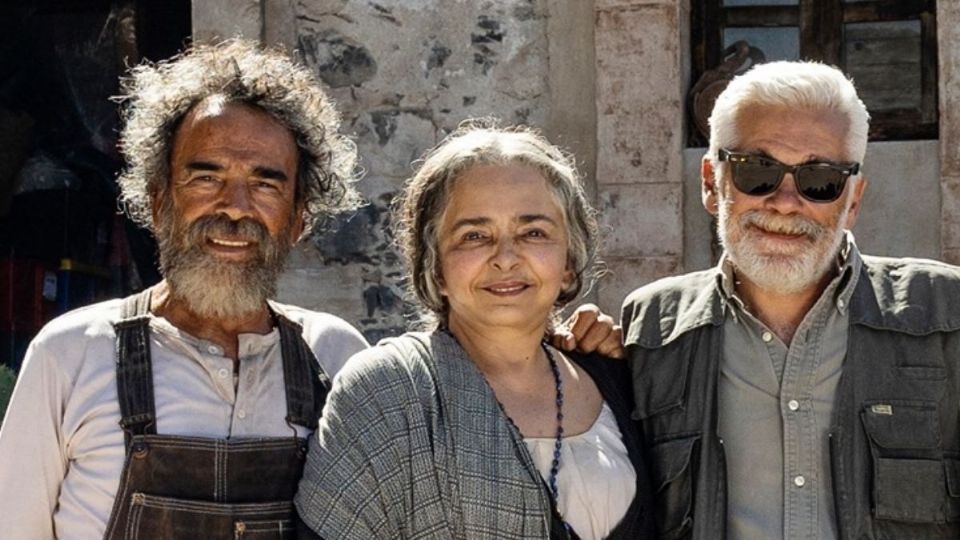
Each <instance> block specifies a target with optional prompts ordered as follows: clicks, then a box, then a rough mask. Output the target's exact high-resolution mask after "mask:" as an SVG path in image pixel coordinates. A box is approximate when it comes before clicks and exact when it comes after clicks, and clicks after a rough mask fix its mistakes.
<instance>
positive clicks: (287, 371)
mask: <svg viewBox="0 0 960 540" xmlns="http://www.w3.org/2000/svg"><path fill="white" fill-rule="evenodd" d="M123 89H124V95H123V96H122V97H121V98H120V101H121V102H122V104H123V106H124V108H123V114H124V120H125V125H124V128H123V131H122V134H121V141H122V148H121V150H122V152H123V155H124V157H125V158H126V168H125V170H124V172H123V173H122V174H121V176H120V178H119V179H118V182H119V184H120V189H121V205H122V206H123V208H124V209H125V210H126V211H127V212H128V214H129V215H130V216H131V217H132V218H133V219H134V220H136V221H137V222H139V223H140V224H142V225H144V226H146V227H148V228H150V230H151V231H152V232H153V233H154V234H155V235H156V237H157V240H158V245H159V252H160V266H161V271H162V274H163V276H164V280H163V281H162V282H161V283H159V284H158V285H156V286H154V287H152V288H151V289H148V290H146V291H144V292H143V293H141V294H138V295H136V296H133V297H130V298H127V299H123V300H113V301H108V302H104V303H101V304H96V305H93V306H88V307H86V308H83V309H80V310H77V311H74V312H71V313H68V314H66V315H64V316H62V317H59V318H57V319H55V320H54V321H52V322H51V323H50V324H48V325H47V326H46V327H45V328H44V329H43V330H42V331H41V332H40V334H39V335H38V336H37V338H36V339H35V340H34V341H33V343H32V344H31V346H30V349H29V351H28V352H27V355H26V358H25V361H24V364H23V368H22V371H21V375H20V380H19V382H18V386H17V388H16V390H15V391H14V395H13V398H12V402H11V404H10V407H9V411H8V414H7V416H6V419H5V421H4V423H3V428H2V431H0V530H3V531H4V533H3V534H4V536H5V537H7V536H8V537H10V538H54V537H59V538H66V537H70V538H74V537H75V538H95V537H106V538H119V537H124V538H141V537H150V538H174V537H175V538H200V537H203V538H227V537H231V538H232V537H239V536H243V535H244V534H245V533H255V534H258V535H271V536H275V537H281V536H282V537H285V535H286V534H287V533H289V530H290V527H291V524H292V522H293V515H292V510H293V506H292V504H291V500H292V498H293V494H294V492H295V490H296V486H297V480H298V479H299V477H300V474H301V470H302V467H303V459H304V456H305V451H306V444H305V439H306V437H307V436H308V435H309V434H310V432H311V431H312V430H313V429H314V427H315V426H316V424H317V419H318V417H319V415H320V411H321V408H322V406H323V404H324V401H325V399H326V393H327V390H328V387H329V380H330V377H331V376H332V375H333V374H334V373H335V372H336V371H337V370H339V368H340V367H341V366H342V365H343V363H344V362H345V361H346V359H347V358H349V357H350V356H351V355H352V354H353V353H355V352H357V351H359V350H361V349H363V348H365V347H366V342H365V341H364V339H363V337H362V336H361V335H360V334H359V333H358V332H357V331H356V330H354V329H353V328H352V327H350V325H349V324H347V323H346V322H344V321H343V320H341V319H338V318H336V317H334V316H331V315H328V314H323V313H315V312H310V311H306V310H303V309H298V308H295V307H292V306H287V305H283V304H279V303H276V302H273V301H270V300H269V298H271V296H272V295H273V294H274V293H275V287H276V280H277V277H278V274H279V273H280V272H281V270H282V269H283V265H284V262H285V259H286V256H287V253H288V252H289V250H290V248H291V246H292V245H293V244H294V243H295V242H296V241H297V240H298V239H299V238H302V237H303V236H305V235H307V234H308V233H309V232H310V231H311V230H312V228H313V227H314V225H315V224H316V223H317V222H318V220H319V219H322V218H323V217H324V216H327V215H329V214H331V213H334V212H337V211H342V210H347V209H351V208H353V207H355V206H356V203H357V201H358V200H359V197H358V195H357V194H356V191H355V190H354V189H353V187H352V183H353V181H354V180H355V165H356V148H355V146H354V145H353V143H352V142H351V141H350V140H348V139H346V138H345V137H343V136H341V135H339V134H338V133H337V130H338V128H339V123H340V119H339V115H338V114H337V112H336V110H335V109H334V107H333V104H332V102H331V101H330V99H329V97H328V96H327V95H326V94H325V92H324V91H323V89H322V88H321V86H320V84H319V83H318V81H317V80H316V78H315V77H314V76H313V74H311V73H310V72H309V71H308V70H307V69H306V68H304V67H303V66H301V65H299V64H297V63H295V62H294V61H292V60H291V59H290V58H289V57H288V56H287V55H286V54H284V53H282V52H279V51H272V50H265V49H263V48H261V47H259V46H257V45H256V44H253V43H249V42H246V41H242V40H231V41H227V42H224V43H221V44H218V45H210V46H196V47H193V48H191V49H190V50H189V51H187V52H186V53H184V54H183V55H181V56H179V57H177V58H174V59H172V60H170V61H166V62H162V63H159V64H155V65H143V66H139V67H136V68H134V69H133V71H132V73H131V76H130V78H129V79H127V80H126V81H125V82H124V85H123Z"/></svg>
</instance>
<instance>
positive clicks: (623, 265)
mask: <svg viewBox="0 0 960 540" xmlns="http://www.w3.org/2000/svg"><path fill="white" fill-rule="evenodd" d="M594 5H595V9H596V16H595V27H594V32H595V43H596V56H597V82H596V85H597V98H596V110H597V192H598V208H599V210H600V212H601V213H602V217H603V223H604V225H605V226H606V227H607V230H608V239H607V243H606V247H605V250H604V251H605V253H604V255H605V257H604V258H605V259H606V261H607V267H608V269H609V274H608V276H607V277H606V279H605V280H604V282H603V283H602V284H601V286H600V288H599V293H598V298H597V300H598V303H599V304H600V306H601V307H602V308H603V309H604V310H606V311H608V312H612V313H618V312H619V307H620V302H621V301H622V299H623V297H624V295H625V294H626V293H627V292H629V291H630V290H631V289H633V288H635V287H637V286H638V285H640V284H643V283H647V282H649V281H652V280H654V279H656V278H659V277H662V276H665V275H669V274H673V273H676V272H679V271H681V270H682V264H683V254H684V245H683V183H682V167H683V159H682V150H683V141H684V136H683V109H684V107H683V98H682V96H683V95H684V92H685V88H686V77H687V72H688V71H689V70H688V69H686V62H687V61H686V57H687V56H688V55H687V54H686V52H685V51H686V47H687V43H688V41H689V40H688V37H687V30H686V28H687V26H688V24H689V22H688V21H689V14H688V9H687V6H688V4H687V2H686V1H685V0H597V1H596V2H595V4H594Z"/></svg>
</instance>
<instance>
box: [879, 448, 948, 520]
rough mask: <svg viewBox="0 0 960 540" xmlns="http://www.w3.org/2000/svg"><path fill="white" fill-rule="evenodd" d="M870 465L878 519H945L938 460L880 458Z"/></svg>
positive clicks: (942, 487) (940, 465)
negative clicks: (872, 465)
mask: <svg viewBox="0 0 960 540" xmlns="http://www.w3.org/2000/svg"><path fill="white" fill-rule="evenodd" d="M874 467H875V469H874V505H875V511H876V515H877V517H878V518H880V519H893V520H897V521H908V522H915V523H930V522H933V523H942V522H944V521H946V515H945V514H944V502H945V501H946V499H945V498H944V492H945V491H946V490H945V489H944V478H943V477H944V470H943V465H942V464H941V463H940V461H936V460H927V459H883V458H880V459H877V460H876V461H875V463H874Z"/></svg>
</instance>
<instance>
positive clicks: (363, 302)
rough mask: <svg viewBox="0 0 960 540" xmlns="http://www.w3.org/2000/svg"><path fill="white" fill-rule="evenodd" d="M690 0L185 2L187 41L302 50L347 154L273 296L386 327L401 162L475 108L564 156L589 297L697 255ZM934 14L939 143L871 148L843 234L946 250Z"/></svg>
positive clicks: (949, 253) (956, 222) (376, 332)
mask: <svg viewBox="0 0 960 540" xmlns="http://www.w3.org/2000/svg"><path fill="white" fill-rule="evenodd" d="M690 1H691V0H592V1H591V0H583V1H580V0H577V1H570V0H482V1H476V2H472V1H467V0H379V1H376V2H369V1H359V0H240V1H239V2H235V1H233V0H204V1H203V2H199V1H197V2H195V3H194V4H195V5H194V26H195V28H194V30H195V35H196V36H197V37H199V38H209V37H211V36H214V35H221V36H224V35H232V34H235V33H237V32H240V33H242V34H244V35H246V36H248V37H256V38H259V39H262V40H264V41H266V42H269V43H281V44H284V45H286V46H287V47H288V48H290V49H299V50H301V51H302V52H303V54H304V58H305V60H306V61H307V62H308V64H309V65H311V66H312V67H313V68H314V69H316V70H317V72H318V74H319V75H320V76H321V77H322V78H323V80H324V81H325V82H326V83H327V84H328V85H329V86H330V87H331V91H332V93H333V95H334V97H335V98H336V99H337V101H338V102H339V103H340V106H341V109H342V110H343V112H344V117H345V131H346V132H347V133H350V134H352V135H354V136H355V137H356V140H357V142H358V144H359V147H360V151H361V154H362V156H363V165H364V167H365V169H366V171H367V174H366V178H365V180H364V181H363V183H362V191H363V192H364V194H365V195H366V196H367V197H368V199H369V200H370V201H371V205H370V206H368V207H366V208H364V209H363V210H361V211H360V212H358V213H357V214H356V215H354V216H351V217H349V218H344V219H342V220H340V222H338V223H336V224H334V225H333V226H332V227H331V229H330V230H329V231H328V232H327V233H326V234H322V235H318V236H316V237H315V238H314V239H313V241H312V242H311V243H308V244H306V245H304V246H301V247H300V248H299V249H298V250H297V252H296V253H295V254H294V256H293V259H292V261H291V264H290V267H289V270H288V272H287V273H286V274H285V275H284V277H283V279H282V281H281V287H280V298H281V299H283V300H287V301H291V302H295V303H298V304H301V305H304V306H306V307H310V308H314V309H319V310H324V311H330V312H334V313H337V314H339V315H341V316H343V317H345V318H346V319H347V320H349V321H350V322H352V323H354V324H356V325H357V326H358V327H359V328H360V329H361V330H362V331H364V332H365V333H366V334H367V336H368V337H369V338H371V339H377V338H378V337H380V336H382V335H386V334H392V333H396V332H399V331H400V330H401V329H403V328H404V327H405V326H406V324H407V321H406V320H405V319H404V316H403V307H402V306H403V303H402V301H401V299H402V298H401V297H402V294H403V293H402V286H401V285H402V282H403V279H404V276H403V271H402V266H401V264H400V262H399V259H398V257H397V255H396V253H395V251H394V250H393V249H392V248H391V246H390V239H389V236H388V234H387V233H386V229H387V227H388V226H389V214H388V212H387V206H388V203H389V201H390V200H391V198H392V197H393V196H394V194H395V193H396V192H397V191H398V190H399V189H400V187H401V185H402V181H403V179H404V178H406V177H407V176H408V175H409V173H410V172H411V168H410V165H409V164H410V162H411V161H412V160H413V159H415V158H416V157H418V156H419V155H420V154H421V153H422V152H423V151H424V150H425V149H427V148H429V147H431V146H432V145H434V144H435V143H436V142H437V141H438V140H439V139H440V138H441V137H442V136H443V135H444V134H445V133H446V132H447V131H449V130H450V129H452V128H453V127H455V126H456V125H457V123H458V122H459V121H460V120H462V119H464V118H467V117H470V116H476V115H488V114H489V115H495V116H498V117H500V118H502V119H504V121H506V122H511V123H512V122H527V123H530V124H533V125H539V126H542V127H543V128H544V130H545V132H546V134H547V135H548V137H550V138H551V140H553V141H555V142H558V143H560V144H562V145H564V146H566V147H567V148H568V149H570V150H572V151H573V152H574V153H575V154H576V156H577V158H578V162H579V163H580V165H581V169H582V170H583V172H585V173H586V176H587V180H588V181H587V185H588V188H589V189H590V190H591V192H592V193H594V194H595V196H596V203H597V206H598V209H599V210H600V211H601V213H602V222H603V225H604V226H605V228H606V234H607V239H606V243H605V247H604V248H603V256H604V259H605V260H606V262H607V269H608V274H607V276H606V278H605V279H604V280H603V282H602V283H601V284H600V286H599V288H598V290H597V291H596V292H595V293H594V294H593V296H592V299H593V300H595V301H597V302H598V303H599V304H600V305H601V307H602V308H604V309H605V310H606V311H608V312H611V313H616V312H617V311H618V310H619V305H620V302H621V300H622V298H623V296H624V295H625V294H626V293H627V292H629V291H630V290H632V289H633V288H635V287H637V286H639V285H642V284H644V283H648V282H650V281H652V280H654V279H657V278H659V277H662V276H665V275H669V274H674V273H678V272H682V271H689V270H696V269H700V268H705V267H707V266H709V264H710V262H711V251H710V243H709V242H710V234H709V226H710V221H709V217H708V215H707V214H706V212H705V211H704V210H703V209H702V207H701V205H700V193H699V186H698V180H697V177H698V174H699V173H698V170H699V159H700V156H701V155H702V150H699V149H685V148H684V140H685V137H684V122H683V118H684V116H683V115H684V96H685V93H686V89H687V88H688V86H689V80H688V76H689V75H688V74H689V71H690V70H689V59H690V54H689V5H690ZM937 17H938V32H939V41H940V50H939V54H940V58H939V61H940V74H939V83H940V100H941V104H940V114H941V116H940V122H941V134H940V140H939V143H938V142H937V141H919V142H900V143H877V144H871V145H870V147H869V149H868V154H867V158H866V171H867V174H868V177H869V181H870V186H869V188H868V190H867V194H866V200H865V201H864V212H863V214H862V215H861V219H860V223H859V224H858V226H857V228H856V230H855V233H856V234H857V238H858V242H859V244H860V246H861V248H862V249H863V250H864V251H865V252H868V253H875V254H886V255H912V256H921V257H933V258H941V259H944V260H947V261H951V262H954V263H960V150H958V148H960V113H958V112H957V110H958V108H957V107H956V106H955V102H956V99H957V96H960V48H957V47H956V46H952V45H951V44H956V43H958V42H960V30H958V28H960V4H957V3H955V2H941V3H940V4H939V5H938V12H937ZM938 145H939V151H938V150H937V146H938ZM938 154H939V157H940V159H939V160H938V159H937V156H938Z"/></svg>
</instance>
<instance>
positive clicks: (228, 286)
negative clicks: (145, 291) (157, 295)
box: [157, 210, 291, 319]
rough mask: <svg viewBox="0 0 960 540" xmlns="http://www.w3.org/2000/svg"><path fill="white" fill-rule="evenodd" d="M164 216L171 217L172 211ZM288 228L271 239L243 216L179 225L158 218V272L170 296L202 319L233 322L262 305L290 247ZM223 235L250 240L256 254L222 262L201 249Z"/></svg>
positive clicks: (172, 219)
mask: <svg viewBox="0 0 960 540" xmlns="http://www.w3.org/2000/svg"><path fill="white" fill-rule="evenodd" d="M164 214H172V210H168V211H165V212H164ZM289 231H290V229H289V226H288V227H284V229H283V230H282V231H281V232H280V234H279V235H278V238H272V237H271V236H270V234H269V232H268V231H267V229H266V227H264V226H263V225H262V224H261V223H259V222H257V221H254V220H252V219H249V218H244V219H241V220H239V221H233V220H231V219H230V218H228V217H226V216H224V215H222V214H218V215H212V216H204V217H201V218H199V219H197V220H196V221H194V222H193V223H190V224H184V223H182V222H181V221H180V220H179V219H178V218H177V217H174V216H172V215H164V216H162V223H161V226H159V227H158V228H157V242H158V248H159V251H160V268H161V271H162V273H163V276H164V279H165V280H166V281H167V285H168V286H169V288H170V293H171V296H172V297H173V298H175V299H177V300H178V301H180V302H183V303H184V305H186V307H187V309H189V310H190V311H191V312H193V313H195V314H196V315H199V316H200V317H203V318H216V319H224V318H238V317H243V316H245V315H250V314H252V313H255V312H257V311H259V310H262V309H263V308H264V307H266V302H267V299H268V298H271V297H273V296H274V294H275V293H276V287H277V278H278V276H279V275H280V272H282V271H283V268H284V265H285V263H286V259H287V254H288V253H289V251H290V248H291V243H290V242H289V241H286V240H285V239H286V238H289ZM216 233H229V235H230V236H231V237H237V236H239V237H240V238H243V239H246V240H251V241H256V242H257V254H256V256H255V257H253V258H252V259H250V260H249V261H244V262H234V261H224V260H222V259H219V258H218V257H216V256H214V255H211V254H210V253H208V252H207V251H206V250H205V249H204V245H205V243H206V239H207V237H208V236H210V235H214V236H216Z"/></svg>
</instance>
